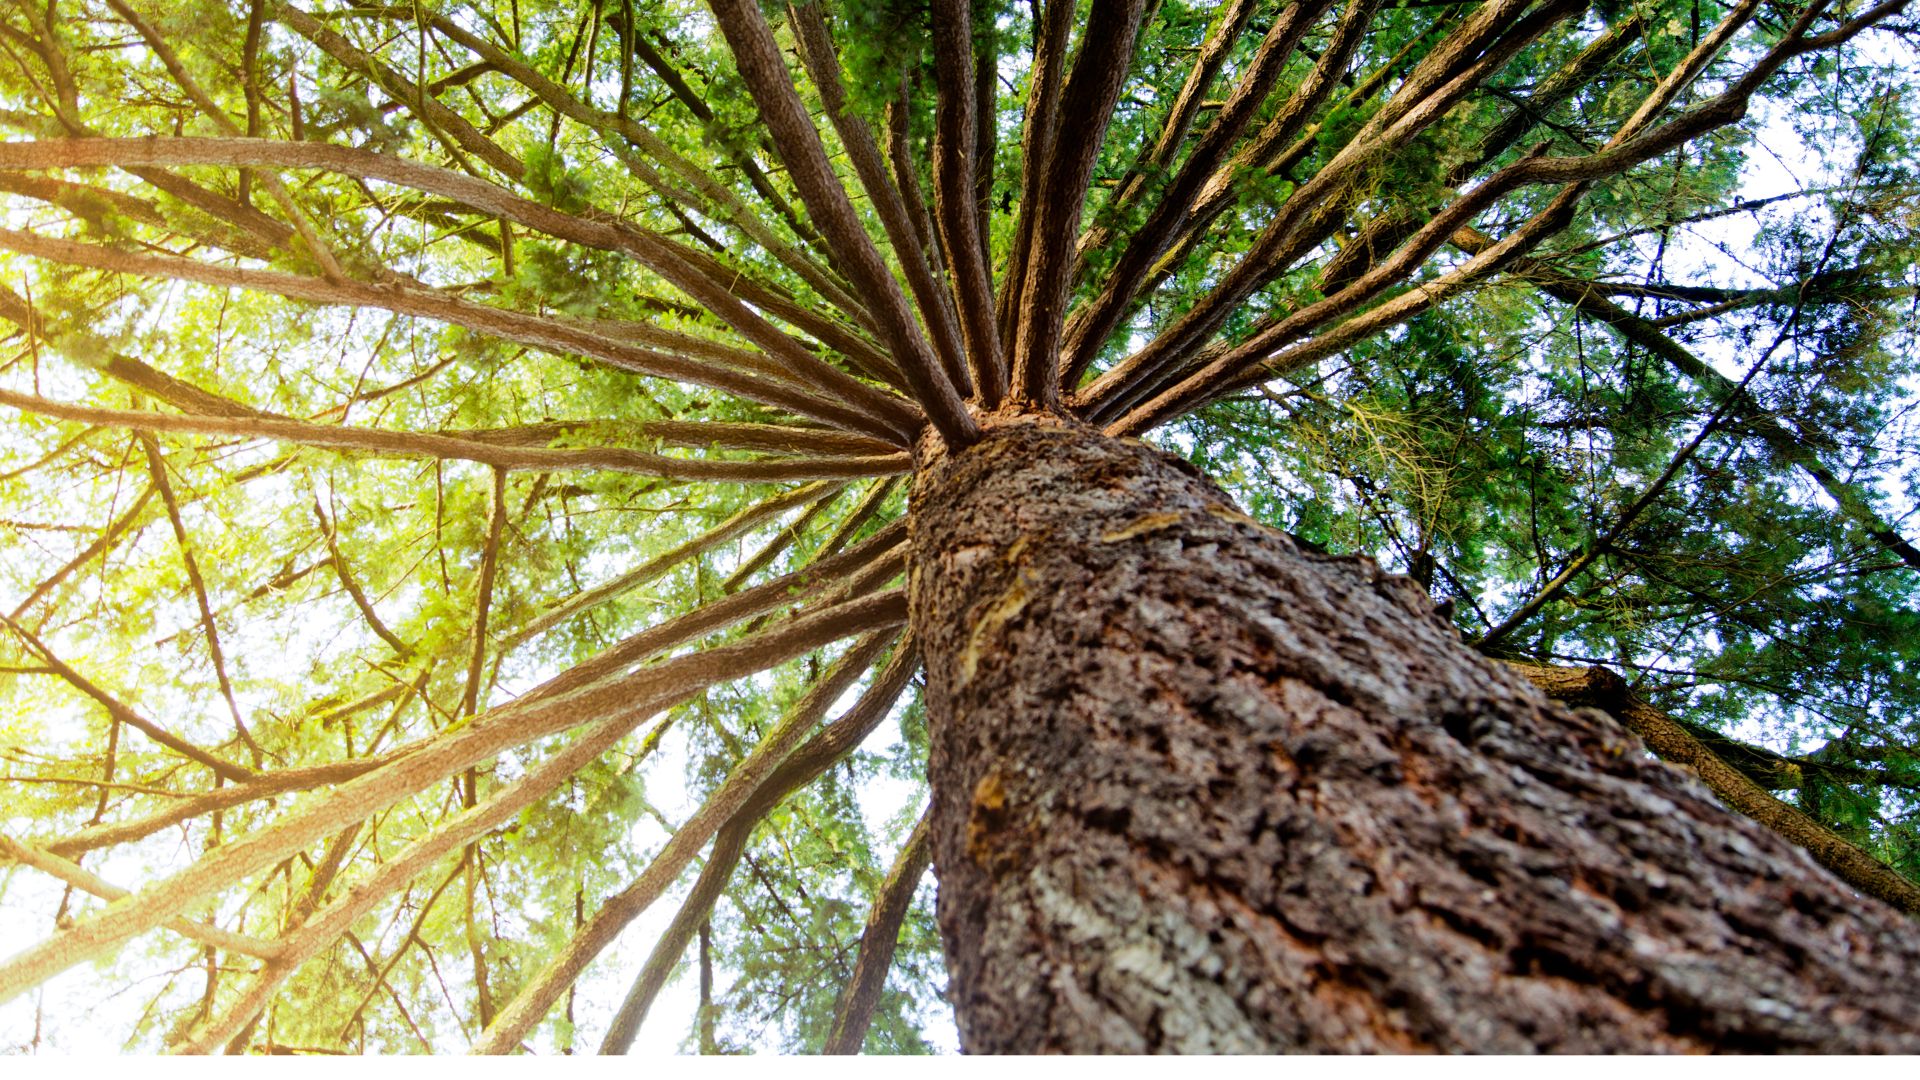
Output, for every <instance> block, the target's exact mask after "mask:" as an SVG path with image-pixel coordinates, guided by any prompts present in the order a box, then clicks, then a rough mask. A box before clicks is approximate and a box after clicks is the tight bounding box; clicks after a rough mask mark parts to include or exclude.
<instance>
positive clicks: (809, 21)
mask: <svg viewBox="0 0 1920 1080" xmlns="http://www.w3.org/2000/svg"><path fill="white" fill-rule="evenodd" d="M787 12H788V20H789V22H790V24H791V25H792V27H793V29H794V36H795V37H797V38H798V39H799V42H800V51H801V55H802V56H803V57H804V58H805V61H806V65H807V72H808V74H810V75H811V76H812V77H813V83H814V85H815V86H816V87H818V88H819V91H820V100H821V103H822V104H823V105H825V106H826V111H827V116H828V118H829V119H831V120H832V121H833V126H834V130H835V131H837V132H838V133H839V135H840V144H841V146H843V147H845V148H846V151H847V157H848V159H849V160H851V161H852V163H853V167H854V172H855V174H856V175H858V176H859V178H860V184H861V187H862V188H863V189H864V190H865V191H866V193H867V199H868V201H869V202H870V203H872V205H873V208H874V210H875V212H876V213H877V214H878V215H879V217H880V224H881V226H882V227H883V228H884V229H885V230H886V233H887V240H888V242H889V243H891V244H892V245H893V250H894V253H895V255H896V257H897V260H898V262H899V264H900V269H901V271H902V273H903V274H904V275H905V277H906V279H907V287H908V288H909V289H911V290H912V291H913V299H914V303H915V305H916V306H917V307H918V308H919V311H920V318H921V320H922V322H923V323H925V325H926V328H927V334H928V337H929V338H930V339H931V340H932V344H933V348H934V351H935V352H936V353H938V354H939V357H940V364H941V368H942V370H944V371H945V372H946V375H947V379H948V381H949V382H951V383H952V384H953V385H954V386H955V387H956V388H958V389H959V390H960V392H962V393H966V392H968V391H969V390H970V389H971V384H970V383H969V381H968V377H967V369H966V361H965V360H964V358H963V356H962V351H963V348H962V344H961V335H960V329H959V327H958V325H957V324H956V316H955V314H954V312H953V309H952V307H951V306H950V300H949V298H948V296H947V294H946V293H945V292H943V291H941V289H940V287H939V283H938V282H936V281H934V279H933V272H932V269H931V267H930V265H929V264H928V262H927V256H926V251H925V249H924V248H922V247H921V245H920V241H919V238H918V237H917V236H916V235H915V234H914V231H913V224H912V222H911V220H910V219H909V218H908V216H907V208H906V204H905V203H904V202H903V201H902V200H901V197H900V192H899V191H898V190H897V189H895V188H894V186H893V184H892V182H891V181H890V180H889V179H888V178H887V169H886V163H885V162H884V161H883V160H882V159H881V157H880V149H879V147H878V146H877V145H876V144H875V143H874V139H873V132H872V131H871V130H870V129H868V127H867V124H866V121H864V120H862V119H861V118H860V117H859V115H858V114H856V113H855V112H854V111H853V108H852V105H851V104H850V103H849V102H848V101H847V95H846V89H845V88H844V87H843V86H842V85H841V83H840V59H839V56H838V55H837V54H836V53H835V51H834V48H833V41H832V39H831V38H830V37H829V36H828V33H827V25H826V21H825V20H824V19H822V18H821V15H820V9H819V7H818V6H817V5H815V4H807V5H805V6H800V7H795V6H792V5H789V6H788V8H787Z"/></svg>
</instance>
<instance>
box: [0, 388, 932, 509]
mask: <svg viewBox="0 0 1920 1080" xmlns="http://www.w3.org/2000/svg"><path fill="white" fill-rule="evenodd" d="M0 405H9V406H12V407H13V408H16V409H20V410H23V411H26V412H33V413H39V414H40V415H43V416H52V417H57V418H59V419H62V420H72V421H76V422H80V423H87V424H96V425H100V426H105V427H117V428H126V429H129V430H134V431H166V432H179V433H183V434H190V435H233V436H240V437H243V438H251V439H272V440H275V441H279V442H288V443H294V444H296V445H300V446H314V447H323V448H326V449H333V450H344V451H354V452H363V453H375V454H384V455H392V456H396V457H409V458H437V459H441V460H449V461H477V462H480V463H481V464H484V465H491V466H493V467H494V468H496V469H525V470H532V471H535V472H561V471H566V470H571V469H599V470H606V471H610V472H625V473H635V474H638V475H641V476H658V477H664V478H666V479H670V480H687V481H704V480H719V481H730V482H734V483H776V482H780V481H787V480H811V479H820V478H828V479H836V478H844V477H866V476H888V475H894V474H897V473H904V472H907V471H908V470H909V469H911V468H912V462H911V461H910V460H909V458H908V455H907V454H904V453H895V454H887V455H883V456H880V457H830V458H817V459H814V460H811V461H806V460H794V459H777V458H766V459H761V460H758V461H712V460H706V459H700V458H673V457H663V456H661V455H659V454H649V453H646V452H644V451H640V450H629V449H626V448H624V447H596V448H584V447H583V448H572V449H557V450H550V449H537V448H533V447H524V446H512V445H503V444H500V443H490V442H481V441H476V440H468V439H461V438H457V437H453V436H449V435H435V434H428V433H423V432H404V431H377V430H373V429H370V428H350V427H339V426H332V425H327V424H309V423H306V422H304V421H300V420H271V419H265V418H260V419H252V418H229V417H221V416H176V415H172V414H167V413H152V412H137V411H129V410H123V409H95V408H92V407H90V406H85V405H70V404H67V403H65V402H59V401H48V400H47V399H45V398H37V397H33V396H31V395H28V394H20V393H15V392H14V391H11V390H0ZM163 498H164V493H163Z"/></svg>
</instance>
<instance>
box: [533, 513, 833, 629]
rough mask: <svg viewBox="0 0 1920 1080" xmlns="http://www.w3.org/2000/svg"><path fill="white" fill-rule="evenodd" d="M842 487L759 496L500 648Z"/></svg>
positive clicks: (542, 617)
mask: <svg viewBox="0 0 1920 1080" xmlns="http://www.w3.org/2000/svg"><path fill="white" fill-rule="evenodd" d="M844 486H845V485H844V484H840V483H834V482H831V481H825V480H823V481H818V482H816V483H812V484H808V485H806V486H804V487H798V488H795V489H793V490H792V491H786V492H782V493H781V494H779V495H775V496H773V497H771V498H768V499H763V500H761V501H760V502H758V503H755V504H754V505H752V506H749V507H747V508H746V509H744V510H741V511H740V512H739V513H736V514H734V515H733V516H732V517H729V518H728V519H727V520H725V521H723V522H721V523H720V524H718V525H716V526H714V527H713V528H711V529H708V530H707V531H706V532H704V533H702V534H700V535H699V536H696V537H694V538H693V539H691V540H688V541H686V542H685V543H682V544H680V545H678V546H676V547H674V548H672V549H670V550H668V551H666V552H663V553H661V554H660V555H657V556H655V557H653V558H651V559H648V560H647V561H646V562H644V563H642V564H640V565H639V566H637V567H635V568H633V569H632V570H629V571H627V572H626V573H624V574H621V575H620V576H619V577H616V578H614V579H613V580H611V581H608V582H605V583H603V584H601V585H597V586H595V587H593V588H591V589H587V590H585V591H583V592H580V593H578V594H576V595H574V596H572V597H569V598H568V599H567V600H566V601H564V602H563V603H560V604H558V605H556V606H555V607H553V608H550V609H549V610H547V611H546V612H543V613H542V614H541V615H539V616H537V617H536V618H534V619H533V620H532V621H531V622H529V623H527V624H526V625H525V626H522V627H520V628H519V629H518V630H515V631H514V632H513V633H512V634H510V635H508V637H507V638H506V639H505V640H504V641H503V642H502V643H501V646H500V648H501V651H502V652H505V651H507V650H509V649H513V648H516V647H518V646H519V645H520V644H521V643H522V642H525V641H527V640H529V639H531V638H533V637H535V636H537V635H539V634H543V633H545V632H546V631H548V630H549V629H551V628H553V627H555V626H558V625H559V624H560V623H562V622H564V621H566V620H567V619H570V618H572V617H573V616H575V615H578V614H579V613H580V612H582V611H585V610H587V609H588V608H591V607H594V606H596V605H599V604H602V603H605V602H606V601H608V600H611V599H613V598H614V597H616V596H619V595H621V594H622V593H625V592H629V591H631V590H633V589H637V588H639V587H640V586H642V585H645V584H646V583H647V582H649V581H653V580H655V579H657V578H659V577H660V575H662V574H665V573H666V572H667V571H669V570H672V569H673V568H674V567H676V566H679V565H680V564H681V563H684V562H686V561H687V560H689V559H693V558H696V557H698V556H700V555H703V554H705V553H707V552H709V551H712V550H713V549H714V548H717V547H719V546H720V545H721V544H724V543H727V542H728V541H730V540H733V539H734V538H736V537H738V536H740V535H742V534H744V533H746V532H747V531H748V530H750V529H753V528H755V527H757V526H759V525H760V524H761V523H763V522H765V521H767V520H769V519H771V518H773V517H775V516H777V515H779V514H782V513H785V512H786V511H788V510H791V509H793V508H794V507H796V506H803V505H805V504H806V503H809V502H811V501H813V500H814V499H817V498H819V497H821V496H822V495H830V494H834V493H837V492H839V491H840V489H841V488H842V487H844Z"/></svg>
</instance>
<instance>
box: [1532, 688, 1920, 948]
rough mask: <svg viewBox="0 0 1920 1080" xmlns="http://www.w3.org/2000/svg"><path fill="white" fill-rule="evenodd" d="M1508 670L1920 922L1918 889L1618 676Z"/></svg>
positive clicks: (1852, 884) (1919, 895) (1845, 878)
mask: <svg viewBox="0 0 1920 1080" xmlns="http://www.w3.org/2000/svg"><path fill="white" fill-rule="evenodd" d="M1509 666H1510V667H1511V668H1512V669H1513V670H1514V671H1517V672H1518V673H1520V674H1521V675H1524V676H1526V677H1527V679H1528V681H1530V682H1532V683H1533V684H1534V685H1535V686H1538V687H1539V688H1540V689H1541V690H1543V691H1545V692H1546V693H1547V695H1548V696H1549V697H1554V698H1558V699H1559V700H1561V701H1565V702H1567V703H1568V704H1573V705H1590V706H1593V707H1595V708H1598V709H1602V710H1604V711H1605V712H1607V713H1609V714H1611V715H1612V716H1613V717H1614V719H1616V720H1618V721H1619V722H1620V723H1621V724H1622V725H1624V726H1625V727H1626V728H1627V729H1628V730H1630V731H1632V732H1633V733H1634V734H1635V735H1638V736H1640V738H1641V739H1642V740H1644V741H1645V742H1646V744H1647V746H1648V747H1649V748H1651V749H1652V750H1653V752H1654V753H1656V754H1658V755H1660V757H1661V758H1662V759H1664V760H1666V761H1671V762H1673V763H1674V764H1676V765H1685V766H1688V767H1689V768H1691V769H1693V770H1694V771H1695V772H1696V773H1698V774H1699V775H1700V779H1702V780H1704V781H1706V784H1707V786H1708V787H1710V788H1712V789H1713V793H1714V794H1715V795H1718V796H1720V798H1722V799H1724V800H1726V803H1727V805H1728V806H1731V807H1733V808H1734V809H1735V810H1738V811H1740V812H1741V813H1743V814H1745V815H1747V816H1748V817H1750V818H1752V819H1753V820H1755V821H1757V822H1759V823H1760V824H1762V825H1765V826H1766V827H1767V828H1769V829H1772V830H1773V831H1774V832H1776V833H1779V834H1780V835H1781V836H1783V837H1785V838H1786V839H1788V840H1790V841H1792V842H1793V843H1795V844H1798V845H1799V846H1801V847H1803V848H1805V849H1806V850H1807V853H1808V854H1809V855H1812V856H1813V858H1814V861H1815V862H1818V863H1819V864H1820V865H1821V866H1824V867H1826V868H1827V869H1828V870H1831V871H1833V872H1834V873H1835V874H1837V875H1838V876H1839V877H1840V879H1841V880H1843V881H1845V882H1846V883H1847V884H1849V885H1851V886H1853V887H1854V888H1856V889H1859V890H1860V891H1861V892H1864V893H1868V894H1870V895H1872V896H1877V897H1879V898H1880V899H1882V900H1885V901H1886V902H1887V903H1889V904H1892V905H1893V906H1895V907H1897V908H1900V909H1902V910H1903V911H1906V912H1907V913H1909V914H1913V915H1920V885H1915V884H1914V883H1913V882H1911V881H1909V880H1907V879H1906V878H1904V877H1902V876H1900V875H1899V874H1898V873H1895V872H1894V871H1893V870H1892V869H1891V868H1889V867H1888V866H1887V865H1886V864H1885V863H1882V862H1881V861H1880V860H1878V859H1876V858H1874V857H1873V856H1871V855H1869V854H1867V853H1866V852H1864V851H1862V850H1860V849H1859V848H1857V847H1855V846H1853V845H1852V844H1850V843H1848V842H1847V841H1846V840H1843V839H1841V838H1840V836H1838V835H1837V834H1835V833H1834V832H1833V831H1832V830H1831V829H1828V828H1826V827H1825V826H1823V825H1821V824H1820V823H1819V822H1817V821H1815V820H1813V819H1812V818H1810V817H1808V816H1807V815H1806V814H1804V813H1802V812H1801V811H1799V810H1797V809H1795V808H1794V807H1791V806H1788V805H1787V804H1786V803H1783V802H1781V801H1780V800H1778V799H1776V798H1774V797H1773V796H1771V795H1769V794H1767V793H1766V791H1764V790H1762V789H1761V787H1760V786H1759V785H1758V784H1756V783H1754V782H1753V781H1752V780H1750V779H1748V778H1747V777H1746V776H1745V775H1744V774H1743V773H1741V772H1740V771H1739V770H1738V769H1735V768H1734V767H1733V766H1731V765H1728V764H1727V763H1726V762H1725V761H1723V760H1721V759H1720V757H1719V756H1718V755H1716V754H1714V753H1713V752H1712V751H1711V750H1708V749H1707V748H1706V746H1705V745H1703V744H1702V743H1701V742H1700V740H1699V739H1698V738H1696V737H1694V735H1693V734H1692V733H1691V732H1689V731H1688V730H1687V729H1686V728H1685V727H1684V726H1682V725H1681V724H1680V723H1679V722H1678V721H1676V720H1674V719H1673V718H1672V717H1671V716H1668V715H1667V714H1666V713H1664V712H1661V711H1660V710H1659V709H1656V708H1654V707H1653V706H1651V705H1648V704H1647V703H1645V702H1643V701H1641V700H1640V699H1639V698H1637V697H1635V696H1634V695H1633V694H1632V693H1631V692H1630V691H1629V690H1628V689H1627V684H1626V682H1625V680H1623V679H1621V678H1620V676H1618V675H1616V674H1614V673H1613V672H1611V671H1609V670H1607V669H1606V668H1602V667H1590V668H1585V669H1581V668H1569V667H1557V666H1551V665H1540V664H1526V663H1510V664H1509Z"/></svg>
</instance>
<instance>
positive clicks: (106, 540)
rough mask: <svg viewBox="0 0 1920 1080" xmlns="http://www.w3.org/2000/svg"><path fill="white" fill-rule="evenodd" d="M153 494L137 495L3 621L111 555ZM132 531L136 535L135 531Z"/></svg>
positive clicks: (150, 490)
mask: <svg viewBox="0 0 1920 1080" xmlns="http://www.w3.org/2000/svg"><path fill="white" fill-rule="evenodd" d="M153 494H154V492H153V488H152V487H151V486H149V487H147V488H146V489H145V490H143V491H141V492H140V497H139V498H137V499H135V500H133V505H132V506H129V507H128V508H127V512H126V513H124V514H121V515H120V516H119V517H117V518H115V519H114V520H113V522H112V523H111V524H109V525H108V526H107V528H106V531H105V532H102V533H101V534H100V536H99V538H98V539H96V540H95V541H94V542H93V543H91V544H88V545H87V546H86V547H85V548H82V549H81V551H80V553H79V554H78V555H75V556H74V557H73V558H71V559H68V560H67V561H66V562H65V563H62V564H61V566H60V568H59V569H58V570H55V571H54V572H53V573H52V574H51V575H49V576H48V577H47V578H46V579H45V580H43V581H41V582H40V583H39V584H38V585H35V586H34V587H33V591H32V592H29V593H28V594H27V597H26V599H24V600H22V601H20V603H18V604H16V605H14V609H13V612H12V613H11V614H10V615H9V616H7V618H8V619H9V620H13V619H19V618H22V617H23V616H25V614H26V613H27V612H28V611H29V610H30V609H32V607H33V605H35V604H37V603H39V602H40V601H41V600H42V599H43V598H45V597H46V596H47V595H48V594H49V593H51V592H53V590H55V589H57V588H59V587H60V583H61V582H63V581H65V580H66V579H67V578H68V577H70V576H72V575H73V573H74V572H75V571H77V570H79V569H80V568H81V567H83V566H85V565H87V564H88V563H90V562H92V561H93V560H94V559H97V558H99V557H100V556H101V555H102V554H104V553H106V552H108V551H111V550H112V549H113V546H114V545H115V544H117V543H119V542H120V539H121V537H123V536H125V535H126V534H127V530H129V529H132V528H133V526H134V525H135V524H136V523H138V522H140V520H141V516H142V515H143V514H144V513H145V512H146V509H147V503H149V502H151V501H152V500H153ZM135 531H136V532H137V531H138V530H135Z"/></svg>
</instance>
